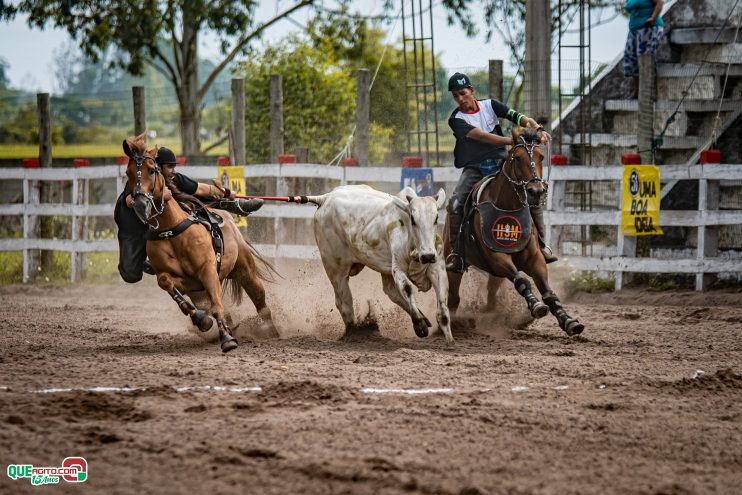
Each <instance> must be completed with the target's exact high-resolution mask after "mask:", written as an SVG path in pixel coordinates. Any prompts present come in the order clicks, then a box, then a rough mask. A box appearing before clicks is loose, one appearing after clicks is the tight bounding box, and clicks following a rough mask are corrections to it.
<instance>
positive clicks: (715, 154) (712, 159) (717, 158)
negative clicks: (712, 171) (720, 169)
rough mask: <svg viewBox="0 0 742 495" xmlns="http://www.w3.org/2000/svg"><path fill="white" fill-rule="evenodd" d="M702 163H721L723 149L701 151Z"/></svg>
mask: <svg viewBox="0 0 742 495" xmlns="http://www.w3.org/2000/svg"><path fill="white" fill-rule="evenodd" d="M699 161H700V163H721V150H703V151H701V159H700V160H699Z"/></svg>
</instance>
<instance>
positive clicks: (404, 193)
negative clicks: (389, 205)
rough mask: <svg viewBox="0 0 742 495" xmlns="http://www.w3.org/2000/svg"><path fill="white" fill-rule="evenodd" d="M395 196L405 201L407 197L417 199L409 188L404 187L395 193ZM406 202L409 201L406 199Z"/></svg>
mask: <svg viewBox="0 0 742 495" xmlns="http://www.w3.org/2000/svg"><path fill="white" fill-rule="evenodd" d="M397 196H398V197H400V198H402V199H407V198H408V196H413V197H415V198H416V197H417V193H416V192H415V190H414V189H412V188H411V187H410V186H405V187H404V189H402V190H401V191H399V192H398V193H397ZM407 201H409V199H407Z"/></svg>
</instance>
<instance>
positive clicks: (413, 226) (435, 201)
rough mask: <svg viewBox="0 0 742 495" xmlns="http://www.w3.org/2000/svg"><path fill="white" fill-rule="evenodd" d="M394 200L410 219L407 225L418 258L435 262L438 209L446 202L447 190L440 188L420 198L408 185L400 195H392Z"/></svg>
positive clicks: (425, 261) (422, 260) (421, 260)
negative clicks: (434, 192)
mask: <svg viewBox="0 0 742 495" xmlns="http://www.w3.org/2000/svg"><path fill="white" fill-rule="evenodd" d="M400 196H401V197H400ZM402 198H404V199H402ZM405 200H407V201H405ZM392 201H394V204H395V205H396V206H397V207H398V208H399V209H400V210H402V211H403V212H404V213H405V216H406V217H408V219H409V221H408V222H405V227H406V228H407V230H408V235H409V238H410V240H411V241H412V246H413V252H414V253H416V254H417V256H416V257H417V259H418V260H419V261H420V263H435V261H436V252H437V250H436V242H435V240H436V236H437V234H438V210H439V209H441V208H443V204H444V203H445V202H446V191H444V190H443V189H440V190H438V194H436V195H435V196H433V197H424V198H420V197H418V196H417V194H415V191H413V190H412V189H411V188H409V187H406V188H404V189H403V190H402V191H401V192H400V193H399V196H392Z"/></svg>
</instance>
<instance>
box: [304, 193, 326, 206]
mask: <svg viewBox="0 0 742 495" xmlns="http://www.w3.org/2000/svg"><path fill="white" fill-rule="evenodd" d="M304 197H305V198H307V201H306V202H307V203H313V204H315V205H317V206H322V205H323V204H324V203H325V200H326V199H327V194H323V195H321V196H304Z"/></svg>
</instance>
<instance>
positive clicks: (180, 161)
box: [175, 156, 188, 165]
mask: <svg viewBox="0 0 742 495" xmlns="http://www.w3.org/2000/svg"><path fill="white" fill-rule="evenodd" d="M175 164H176V165H188V157H186V156H176V157H175Z"/></svg>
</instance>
